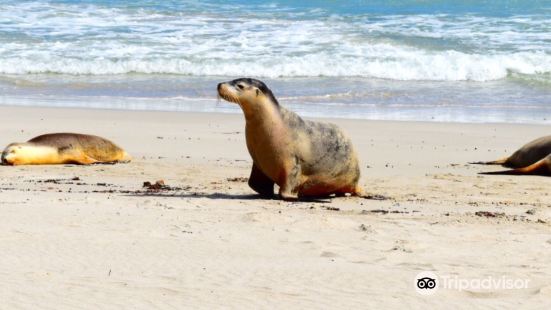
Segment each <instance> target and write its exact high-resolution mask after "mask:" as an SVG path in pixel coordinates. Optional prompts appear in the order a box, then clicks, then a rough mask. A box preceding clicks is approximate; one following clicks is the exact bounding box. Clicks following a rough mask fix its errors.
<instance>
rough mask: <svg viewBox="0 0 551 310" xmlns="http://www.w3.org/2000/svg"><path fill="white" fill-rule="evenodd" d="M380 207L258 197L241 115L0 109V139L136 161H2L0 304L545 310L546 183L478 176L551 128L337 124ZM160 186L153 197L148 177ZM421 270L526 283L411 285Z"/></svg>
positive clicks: (550, 246) (352, 201)
mask: <svg viewBox="0 0 551 310" xmlns="http://www.w3.org/2000/svg"><path fill="white" fill-rule="evenodd" d="M330 121H331V122H334V123H337V124H338V125H339V126H341V127H342V128H344V129H345V130H346V131H347V132H348V133H349V135H350V136H351V137H352V140H353V142H354V144H355V146H356V148H357V151H358V153H359V156H360V160H361V164H362V178H361V184H362V186H363V188H364V189H365V191H366V192H367V193H368V194H371V195H372V196H373V197H374V198H382V200H377V199H365V198H357V197H345V198H335V199H327V200H320V201H309V202H284V201H281V200H264V199H259V198H258V197H257V196H255V195H254V193H253V191H252V190H250V189H249V188H248V186H247V183H246V179H247V177H248V175H249V171H250V166H251V159H250V157H249V154H248V152H247V150H246V146H245V140H244V133H243V129H244V120H243V117H242V116H241V115H236V114H216V113H167V112H138V111H109V110H85V109H58V108H24V107H4V106H3V107H0V132H1V136H0V144H1V145H2V146H4V145H7V144H8V143H10V142H15V141H18V142H22V141H26V140H28V139H30V138H32V137H34V136H36V135H39V134H42V133H47V132H63V131H68V132H81V133H90V134H96V135H101V136H103V137H106V138H109V139H111V140H113V141H115V142H116V143H117V144H119V145H120V146H122V147H123V148H125V149H126V150H127V151H128V152H129V153H131V154H132V155H133V157H134V161H133V162H132V163H130V164H119V165H95V166H23V167H8V166H2V167H0V176H1V178H0V214H1V217H2V221H3V224H2V225H1V227H0V235H1V237H0V238H1V242H0V251H1V253H2V255H1V259H0V277H1V278H2V284H0V300H2V304H3V305H2V307H6V308H18V309H36V308H40V309H74V308H83V309H100V308H101V309H120V308H141V309H151V308H173V309H181V308H184V307H188V308H209V309H212V308H325V309H335V308H362V309H365V308H381V307H384V308H398V307H400V308H404V306H406V307H407V308H412V309H421V308H423V309H425V308H426V307H433V306H435V307H437V308H441V307H444V306H449V305H453V307H454V308H465V309H466V308H473V307H475V306H476V307H481V306H486V307H489V308H499V309H504V308H515V309H519V308H526V309H534V308H538V307H539V308H544V307H545V305H546V304H547V305H548V304H549V300H550V298H551V267H550V266H549V261H551V236H550V235H549V231H550V229H551V208H550V207H551V197H550V196H549V190H548V189H549V187H550V186H551V179H550V178H546V177H537V176H524V177H512V176H481V175H477V172H480V171H485V170H486V171H487V170H493V169H499V168H498V167H482V166H472V165H468V164H467V162H470V161H477V160H492V159H497V158H500V157H503V156H505V155H507V154H509V153H511V152H512V151H514V150H515V149H516V148H518V147H519V146H521V145H522V144H524V143H525V142H527V141H529V140H531V139H533V138H536V137H539V136H542V135H546V134H549V127H548V126H539V125H513V124H462V123H422V122H392V121H364V120H345V119H334V120H330ZM157 180H164V182H165V184H166V185H167V186H168V188H165V189H161V190H148V189H146V188H143V183H144V182H146V181H149V182H152V183H154V182H155V181H157ZM423 271H431V272H434V273H435V274H437V275H439V276H450V277H459V278H462V279H484V278H487V277H493V278H496V279H499V278H502V277H506V278H509V279H521V280H527V283H528V286H527V288H524V289H489V290H488V289H473V288H469V289H463V290H458V289H442V288H441V289H439V290H438V291H437V292H436V293H435V294H433V295H431V296H422V295H420V294H418V292H417V291H416V290H415V286H414V284H415V277H416V275H417V274H419V273H420V272H423Z"/></svg>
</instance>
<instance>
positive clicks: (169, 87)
mask: <svg viewBox="0 0 551 310" xmlns="http://www.w3.org/2000/svg"><path fill="white" fill-rule="evenodd" d="M243 76H248V77H256V78H259V79H262V80H264V81H265V82H267V84H268V85H269V86H270V88H271V89H272V90H273V91H274V93H275V95H276V97H278V98H279V100H280V102H281V103H282V104H284V105H288V106H289V107H290V108H292V109H294V110H297V111H298V112H299V113H301V114H303V115H305V116H332V117H350V118H365V119H392V120H433V121H465V122H525V123H551V0H546V1H538V0H532V1H521V0H516V1H515V0H478V1H470V0H465V1H452V0H440V1H438V0H417V1H413V0H409V1H407V0H386V1H382V0H371V1H367V0H366V1H360V0H357V1H329V0H327V1H321V0H313V1H302V2H301V3H299V4H297V1H260V0H249V1H212V0H208V1H185V0H183V1H159V0H157V1H152V0H151V1H144V0H138V1H106V0H104V1H99V0H95V1H93V0H89V1H5V0H0V104H9V105H38V106H77V107H97V108H115V109H149V110H167V111H218V112H230V113H239V110H238V108H237V107H236V106H235V105H232V104H229V103H224V102H219V101H218V100H217V97H216V90H215V89H216V84H217V83H218V82H220V81H225V80H229V79H233V78H237V77H243Z"/></svg>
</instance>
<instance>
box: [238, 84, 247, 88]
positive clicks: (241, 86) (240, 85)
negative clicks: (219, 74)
mask: <svg viewBox="0 0 551 310" xmlns="http://www.w3.org/2000/svg"><path fill="white" fill-rule="evenodd" d="M237 87H239V89H244V88H245V86H243V84H237Z"/></svg>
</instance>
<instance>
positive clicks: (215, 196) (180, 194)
mask: <svg viewBox="0 0 551 310" xmlns="http://www.w3.org/2000/svg"><path fill="white" fill-rule="evenodd" d="M127 196H132V197H164V198H208V199H215V200H216V199H229V200H237V199H240V200H263V201H267V200H268V201H269V200H279V201H285V200H283V199H281V198H279V197H278V196H277V195H274V196H273V197H265V196H262V195H259V194H227V193H197V192H192V193H190V192H178V193H175V192H163V191H158V192H156V191H146V192H141V193H133V194H129V195H127ZM330 200H331V197H308V198H307V197H303V198H300V199H299V200H297V201H293V202H314V203H328V202H330Z"/></svg>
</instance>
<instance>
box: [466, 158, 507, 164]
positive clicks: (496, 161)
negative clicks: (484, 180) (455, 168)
mask: <svg viewBox="0 0 551 310" xmlns="http://www.w3.org/2000/svg"><path fill="white" fill-rule="evenodd" d="M507 159H509V157H505V158H502V159H498V160H494V161H475V162H470V163H469V164H471V165H503V164H505V163H506V162H507Z"/></svg>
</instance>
